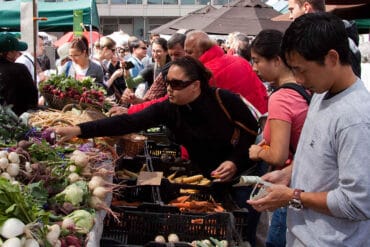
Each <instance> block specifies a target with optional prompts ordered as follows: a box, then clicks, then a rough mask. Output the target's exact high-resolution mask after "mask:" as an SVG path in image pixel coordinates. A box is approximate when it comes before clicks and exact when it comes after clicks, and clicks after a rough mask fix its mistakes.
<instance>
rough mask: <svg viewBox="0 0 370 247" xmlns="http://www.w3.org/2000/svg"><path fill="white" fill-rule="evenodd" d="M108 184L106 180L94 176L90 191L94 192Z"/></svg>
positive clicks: (90, 182)
mask: <svg viewBox="0 0 370 247" xmlns="http://www.w3.org/2000/svg"><path fill="white" fill-rule="evenodd" d="M105 184H106V182H105V180H104V178H102V177H100V176H93V177H92V178H91V180H90V181H89V189H90V191H94V189H95V188H96V187H99V186H104V185H105Z"/></svg>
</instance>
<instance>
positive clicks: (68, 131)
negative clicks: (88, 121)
mask: <svg viewBox="0 0 370 247" xmlns="http://www.w3.org/2000/svg"><path fill="white" fill-rule="evenodd" d="M51 129H52V130H53V131H54V132H55V134H56V135H57V137H58V143H63V142H66V141H68V140H70V139H72V138H73V137H76V136H78V135H81V129H80V127H79V126H68V127H53V128H51Z"/></svg>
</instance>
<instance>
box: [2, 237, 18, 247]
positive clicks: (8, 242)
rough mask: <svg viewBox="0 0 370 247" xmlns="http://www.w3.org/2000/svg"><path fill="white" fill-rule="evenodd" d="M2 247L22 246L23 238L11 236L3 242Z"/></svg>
mask: <svg viewBox="0 0 370 247" xmlns="http://www.w3.org/2000/svg"><path fill="white" fill-rule="evenodd" d="M2 247H22V244H21V240H20V239H19V238H9V239H8V240H6V241H5V242H4V243H3V245H2Z"/></svg>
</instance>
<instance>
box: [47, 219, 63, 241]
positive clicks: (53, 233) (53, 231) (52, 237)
mask: <svg viewBox="0 0 370 247" xmlns="http://www.w3.org/2000/svg"><path fill="white" fill-rule="evenodd" d="M48 230H49V232H48V233H47V234H46V240H47V241H48V242H49V243H50V244H51V245H52V246H55V245H56V244H57V241H58V238H59V236H60V227H59V225H58V224H54V225H52V226H48Z"/></svg>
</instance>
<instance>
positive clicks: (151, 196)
mask: <svg viewBox="0 0 370 247" xmlns="http://www.w3.org/2000/svg"><path fill="white" fill-rule="evenodd" d="M147 163H148V160H147V158H146V157H145V156H135V157H134V158H128V157H121V158H120V159H118V160H117V161H116V164H115V170H116V174H117V172H119V171H120V170H122V169H127V170H129V171H131V172H134V173H139V172H140V170H141V169H142V167H143V165H144V164H147ZM144 170H145V171H148V170H149V166H146V168H145V169H144ZM113 182H114V183H115V184H121V185H124V186H122V187H120V189H119V191H118V193H114V199H115V200H120V201H122V200H123V201H126V202H129V203H132V202H152V203H154V202H158V200H159V199H158V197H157V194H158V192H157V191H158V190H159V188H158V186H149V185H145V186H137V185H136V182H137V180H136V179H128V180H126V179H122V178H120V177H117V176H116V177H114V178H113Z"/></svg>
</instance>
